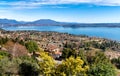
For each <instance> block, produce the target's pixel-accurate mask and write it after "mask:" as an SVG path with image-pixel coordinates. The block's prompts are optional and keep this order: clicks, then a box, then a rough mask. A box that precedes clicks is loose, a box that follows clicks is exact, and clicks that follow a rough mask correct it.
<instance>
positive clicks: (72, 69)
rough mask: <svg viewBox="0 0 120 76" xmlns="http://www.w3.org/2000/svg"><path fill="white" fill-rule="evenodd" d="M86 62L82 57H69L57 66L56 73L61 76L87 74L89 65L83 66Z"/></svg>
mask: <svg viewBox="0 0 120 76" xmlns="http://www.w3.org/2000/svg"><path fill="white" fill-rule="evenodd" d="M83 64H84V62H83V60H81V58H80V57H77V58H74V57H72V56H71V57H69V58H68V59H66V60H65V61H63V62H62V64H59V65H58V66H57V68H56V69H57V71H56V75H57V74H58V75H60V76H86V71H87V70H88V68H89V67H88V66H83Z"/></svg>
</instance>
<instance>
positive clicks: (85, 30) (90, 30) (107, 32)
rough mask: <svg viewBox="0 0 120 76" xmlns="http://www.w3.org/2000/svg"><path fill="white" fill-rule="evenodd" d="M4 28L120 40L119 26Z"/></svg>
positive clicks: (6, 28) (7, 28)
mask: <svg viewBox="0 0 120 76" xmlns="http://www.w3.org/2000/svg"><path fill="white" fill-rule="evenodd" d="M3 29H5V30H9V31H16V30H36V31H56V32H61V33H69V34H75V35H88V36H95V37H100V38H107V39H112V40H117V41H120V28H109V27H79V28H70V27H62V26H18V27H3Z"/></svg>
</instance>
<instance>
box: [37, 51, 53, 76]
mask: <svg viewBox="0 0 120 76" xmlns="http://www.w3.org/2000/svg"><path fill="white" fill-rule="evenodd" d="M39 66H40V74H42V75H43V76H52V74H53V73H54V71H55V70H54V69H55V62H54V59H53V58H52V57H50V56H49V55H48V54H47V53H45V52H41V53H40V57H39Z"/></svg>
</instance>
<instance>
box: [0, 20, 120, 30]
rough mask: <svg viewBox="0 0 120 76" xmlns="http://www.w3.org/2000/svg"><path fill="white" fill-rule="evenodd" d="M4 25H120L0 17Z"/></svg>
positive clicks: (0, 23) (0, 21) (114, 25)
mask: <svg viewBox="0 0 120 76" xmlns="http://www.w3.org/2000/svg"><path fill="white" fill-rule="evenodd" d="M5 26H7V27H8V26H63V27H71V28H78V27H120V23H69V22H58V21H54V20H51V19H40V20H36V21H32V22H24V21H16V20H12V19H0V27H5Z"/></svg>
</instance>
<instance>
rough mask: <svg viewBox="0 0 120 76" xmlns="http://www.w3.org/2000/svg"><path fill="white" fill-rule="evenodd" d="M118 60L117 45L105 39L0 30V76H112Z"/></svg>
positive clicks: (117, 65)
mask: <svg viewBox="0 0 120 76" xmlns="http://www.w3.org/2000/svg"><path fill="white" fill-rule="evenodd" d="M119 59H120V43H119V42H116V41H112V40H108V39H103V38H96V37H88V36H77V35H72V34H66V33H58V32H38V31H5V30H4V31H3V30H0V67H1V69H0V75H1V76H4V75H14V76H16V75H20V76H39V75H45V76H46V75H50V76H52V75H54V76H56V75H61V76H63V75H66V76H70V75H75V76H77V75H81V74H82V75H89V76H90V75H92V76H93V75H95V76H97V75H99V74H100V75H104V76H107V75H108V76H110V75H113V76H116V68H118V69H119V66H120V64H119ZM113 65H114V66H113ZM56 66H57V67H56ZM51 67H52V68H51ZM71 67H72V68H71ZM103 67H104V69H103ZM46 69H47V70H46ZM64 69H65V70H64ZM70 69H71V70H70ZM73 70H74V71H73ZM93 70H94V71H93ZM103 71H104V72H105V73H104V72H103ZM69 72H71V73H69ZM74 72H75V73H74ZM118 75H119V74H118Z"/></svg>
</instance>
